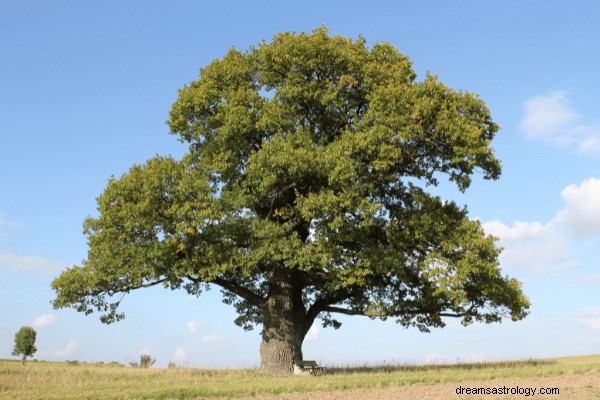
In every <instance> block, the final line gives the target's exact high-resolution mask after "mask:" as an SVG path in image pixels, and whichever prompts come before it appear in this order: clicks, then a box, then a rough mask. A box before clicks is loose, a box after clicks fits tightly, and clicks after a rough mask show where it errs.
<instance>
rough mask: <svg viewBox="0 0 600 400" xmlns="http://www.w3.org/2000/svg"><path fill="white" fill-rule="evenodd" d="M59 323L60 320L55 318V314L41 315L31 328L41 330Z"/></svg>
mask: <svg viewBox="0 0 600 400" xmlns="http://www.w3.org/2000/svg"><path fill="white" fill-rule="evenodd" d="M57 322H58V318H56V316H54V314H44V315H40V316H39V317H37V318H36V319H34V320H33V323H32V324H31V326H32V327H33V328H34V329H39V328H45V327H47V326H50V325H54V324H55V323H57Z"/></svg>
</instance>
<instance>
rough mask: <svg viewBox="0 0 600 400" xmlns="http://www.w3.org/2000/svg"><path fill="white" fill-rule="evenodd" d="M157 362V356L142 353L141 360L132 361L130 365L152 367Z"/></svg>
mask: <svg viewBox="0 0 600 400" xmlns="http://www.w3.org/2000/svg"><path fill="white" fill-rule="evenodd" d="M155 362H156V359H155V358H152V356H151V355H150V354H142V355H141V356H140V361H139V362H137V361H130V362H129V365H130V366H132V367H134V368H150V367H151V366H153V365H154V363H155Z"/></svg>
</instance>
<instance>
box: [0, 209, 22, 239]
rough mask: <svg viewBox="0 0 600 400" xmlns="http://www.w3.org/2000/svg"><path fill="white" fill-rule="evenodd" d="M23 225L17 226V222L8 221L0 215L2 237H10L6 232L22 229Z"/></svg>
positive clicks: (0, 234) (0, 233)
mask: <svg viewBox="0 0 600 400" xmlns="http://www.w3.org/2000/svg"><path fill="white" fill-rule="evenodd" d="M22 227H23V225H21V224H17V223H16V222H11V221H7V220H6V219H5V218H4V215H3V214H1V213H0V236H9V235H8V234H7V233H6V231H7V230H11V229H19V228H22Z"/></svg>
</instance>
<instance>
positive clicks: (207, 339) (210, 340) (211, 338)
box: [200, 333, 225, 344]
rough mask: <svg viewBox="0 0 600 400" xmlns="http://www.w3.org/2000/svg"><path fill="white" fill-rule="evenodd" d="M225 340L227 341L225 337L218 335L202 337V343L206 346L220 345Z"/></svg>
mask: <svg viewBox="0 0 600 400" xmlns="http://www.w3.org/2000/svg"><path fill="white" fill-rule="evenodd" d="M224 340H225V338H224V337H223V336H221V335H218V334H216V333H215V334H212V335H202V337H201V338H200V341H201V342H202V343H205V344H215V343H220V342H222V341H224Z"/></svg>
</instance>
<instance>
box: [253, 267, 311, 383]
mask: <svg viewBox="0 0 600 400" xmlns="http://www.w3.org/2000/svg"><path fill="white" fill-rule="evenodd" d="M261 311H262V317H263V331H262V343H261V345H260V368H261V369H262V370H264V371H267V372H270V373H276V374H291V373H292V372H293V362H294V360H302V342H303V341H304V337H305V336H306V332H307V331H308V328H309V326H308V327H307V325H308V324H309V322H308V320H307V316H306V310H305V308H304V304H303V302H302V287H301V286H300V285H299V282H297V281H295V280H294V273H293V271H289V270H278V271H276V272H275V273H274V274H273V277H272V284H271V288H270V291H269V298H268V300H267V301H266V304H265V305H264V306H263V307H262V309H261ZM310 323H312V321H310Z"/></svg>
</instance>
